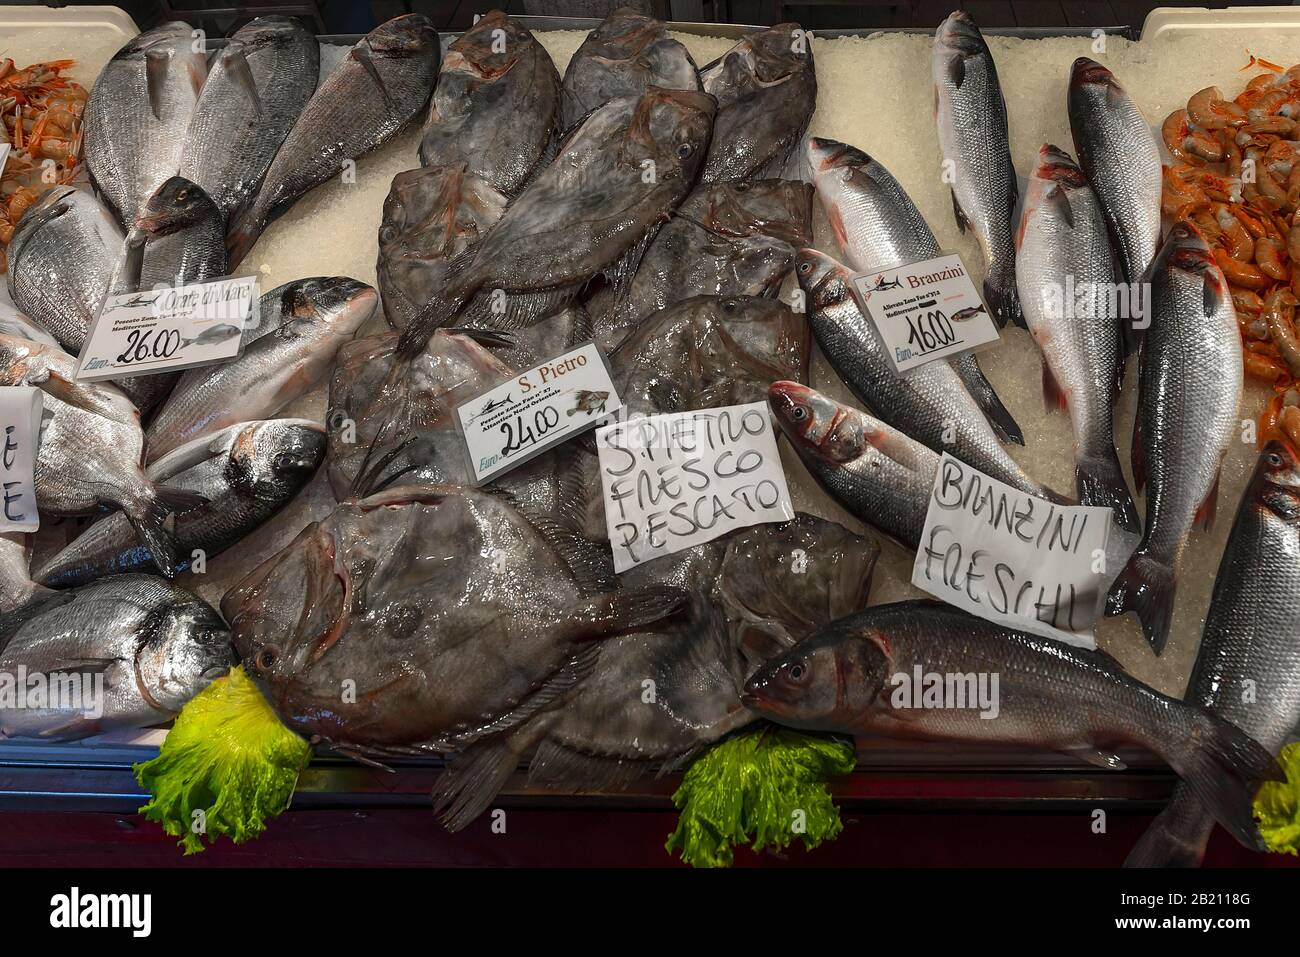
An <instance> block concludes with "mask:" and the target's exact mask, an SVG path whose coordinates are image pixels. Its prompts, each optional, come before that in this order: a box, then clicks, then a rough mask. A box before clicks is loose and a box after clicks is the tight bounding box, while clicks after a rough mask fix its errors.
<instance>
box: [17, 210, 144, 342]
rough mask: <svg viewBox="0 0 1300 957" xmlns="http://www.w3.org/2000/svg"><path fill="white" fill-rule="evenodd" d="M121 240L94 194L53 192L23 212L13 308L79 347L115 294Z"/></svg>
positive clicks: (115, 227)
mask: <svg viewBox="0 0 1300 957" xmlns="http://www.w3.org/2000/svg"><path fill="white" fill-rule="evenodd" d="M123 240H124V235H123V233H122V230H121V229H119V228H118V225H117V223H116V222H114V221H113V217H112V216H110V215H109V214H108V211H107V210H105V209H104V207H103V206H101V205H100V204H99V203H98V202H96V201H95V198H94V197H93V196H92V195H90V193H88V192H86V191H85V190H80V189H77V188H76V187H74V186H62V187H59V188H58V189H53V190H50V191H49V192H48V193H46V194H45V195H44V196H43V197H42V198H41V201H40V202H39V203H37V204H36V205H34V206H32V207H30V208H29V209H28V210H27V212H26V213H24V214H23V218H22V219H21V220H19V221H18V228H17V229H15V230H14V235H13V240H12V242H11V243H10V244H9V276H8V284H9V295H10V296H12V297H13V301H14V305H16V306H17V307H18V309H19V311H20V312H22V313H23V314H24V315H25V316H26V317H27V318H29V319H30V320H31V321H32V322H34V323H36V324H37V325H38V326H40V327H41V328H42V329H43V330H45V332H47V333H49V334H50V335H51V336H53V337H54V338H55V339H57V340H58V341H59V343H60V344H61V345H63V346H64V347H65V348H67V349H73V350H78V349H80V348H81V344H82V343H83V342H84V341H85V339H86V330H87V329H89V328H90V323H91V322H92V321H93V320H94V318H95V316H96V315H97V314H98V312H99V307H100V306H101V305H102V304H103V301H104V298H105V297H106V296H107V295H108V293H109V292H110V291H111V290H112V287H113V283H114V275H115V273H116V271H117V268H118V263H119V262H120V260H121V258H122V243H123Z"/></svg>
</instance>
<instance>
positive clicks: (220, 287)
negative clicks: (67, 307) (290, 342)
mask: <svg viewBox="0 0 1300 957" xmlns="http://www.w3.org/2000/svg"><path fill="white" fill-rule="evenodd" d="M256 305H257V277H255V276H240V277H238V278H235V279H218V280H215V281H214V282H202V283H195V284H194V285H191V286H167V287H163V288H160V289H149V290H145V291H143V292H134V293H123V294H122V295H117V296H109V297H108V300H107V301H106V302H105V303H104V308H103V309H101V310H100V312H99V316H98V317H97V318H96V319H95V321H94V323H93V324H92V325H91V327H90V333H89V335H87V336H86V344H85V345H84V346H82V347H81V355H79V356H78V357H77V373H76V375H77V378H78V379H81V380H83V381H84V380H91V381H93V380H97V379H120V378H123V377H126V376H140V375H154V374H156V373H159V372H169V371H171V370H173V369H188V368H190V367H191V366H200V365H207V364H208V363H211V362H220V361H222V360H223V359H233V358H234V357H235V356H237V355H239V351H240V349H241V348H242V344H243V335H244V327H245V326H246V325H248V323H249V319H250V318H251V317H252V314H253V309H254V308H255V307H256Z"/></svg>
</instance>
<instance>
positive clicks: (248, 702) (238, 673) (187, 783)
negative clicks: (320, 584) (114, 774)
mask: <svg viewBox="0 0 1300 957" xmlns="http://www.w3.org/2000/svg"><path fill="white" fill-rule="evenodd" d="M310 757H311V747H310V746H309V745H308V744H307V742H306V741H305V740H303V739H302V738H301V737H299V736H298V735H296V734H294V733H293V732H292V731H290V730H289V729H288V728H286V727H285V726H284V725H283V724H282V723H281V722H280V719H279V718H278V717H276V714H275V712H274V711H273V710H271V706H270V705H269V704H268V703H267V701H266V699H265V698H264V697H263V696H262V693H261V692H260V691H259V690H258V688H257V685H255V684H254V683H253V682H252V680H251V679H249V677H248V676H247V675H246V674H245V673H244V669H243V668H242V667H235V668H232V669H230V673H229V674H228V675H227V676H225V677H224V678H218V679H217V680H216V681H214V682H213V683H212V684H210V685H209V686H208V687H207V688H205V689H204V690H203V691H201V692H200V693H199V694H197V695H196V696H195V697H194V698H193V699H191V700H190V702H189V703H188V704H186V705H185V707H184V708H183V709H182V710H181V713H180V715H179V716H178V717H177V718H176V723H175V725H174V726H173V727H172V729H171V731H170V732H169V733H168V735H167V738H166V740H165V741H163V745H162V748H161V749H160V751H159V754H158V757H156V758H154V759H153V760H152V761H146V762H144V763H143V764H137V765H135V767H134V771H135V774H136V778H137V779H138V780H139V782H140V784H141V785H142V786H143V787H145V788H147V789H148V791H149V793H150V794H151V795H153V799H152V800H151V801H149V803H148V804H146V805H145V806H144V807H142V808H140V813H141V814H143V815H144V816H145V817H146V818H148V819H149V820H151V821H156V822H158V823H159V824H161V825H162V827H163V830H164V831H166V832H167V833H168V834H171V835H173V836H175V837H179V838H180V839H181V841H180V843H181V846H182V847H183V848H184V849H185V853H186V854H194V853H196V852H198V851H201V850H203V848H204V843H203V838H204V837H205V836H206V837H207V838H208V839H209V840H215V839H216V837H217V835H220V834H225V835H226V836H227V837H229V838H230V839H231V840H232V841H234V842H235V843H236V844H242V843H243V842H244V841H247V840H250V839H251V838H254V837H257V836H258V835H259V834H261V833H262V831H263V830H265V828H266V819H267V818H270V817H275V816H276V815H277V814H279V813H280V812H281V811H283V810H284V809H285V808H286V807H288V806H289V799H290V798H291V797H292V796H293V790H294V786H295V785H296V784H297V781H298V775H299V774H300V773H301V771H302V769H303V768H305V767H306V766H307V762H308V760H309V759H310Z"/></svg>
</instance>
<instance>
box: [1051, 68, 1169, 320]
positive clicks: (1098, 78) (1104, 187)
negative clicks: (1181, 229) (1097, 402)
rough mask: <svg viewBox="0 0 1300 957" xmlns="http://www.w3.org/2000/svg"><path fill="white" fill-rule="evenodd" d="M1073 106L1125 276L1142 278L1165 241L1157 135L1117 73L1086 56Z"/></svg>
mask: <svg viewBox="0 0 1300 957" xmlns="http://www.w3.org/2000/svg"><path fill="white" fill-rule="evenodd" d="M1069 111H1070V130H1071V132H1072V133H1073V134H1074V149H1075V151H1076V153H1077V154H1078V156H1079V166H1080V167H1081V168H1082V169H1083V172H1084V175H1086V176H1087V177H1088V182H1089V183H1090V184H1091V185H1092V190H1093V192H1094V193H1095V194H1096V196H1097V201H1098V202H1099V203H1100V204H1101V210H1102V213H1103V214H1104V215H1105V217H1106V222H1107V223H1108V224H1109V226H1110V230H1111V235H1112V236H1113V237H1114V240H1115V248H1116V250H1117V252H1118V254H1119V260H1120V266H1121V267H1122V271H1123V276H1124V279H1125V280H1127V281H1128V282H1130V283H1139V282H1141V281H1142V277H1143V274H1144V273H1145V272H1146V268H1147V266H1148V265H1149V264H1150V262H1151V260H1152V259H1154V258H1155V254H1156V249H1157V248H1158V247H1159V246H1160V190H1161V169H1160V147H1159V146H1158V145H1157V144H1156V138H1155V134H1154V133H1152V131H1151V126H1150V124H1148V123H1147V121H1146V118H1145V117H1143V116H1142V112H1141V111H1140V110H1139V109H1138V108H1137V105H1136V104H1135V103H1134V102H1133V100H1132V98H1131V97H1130V96H1129V95H1128V93H1126V92H1125V91H1124V88H1123V87H1122V86H1120V85H1119V81H1118V80H1116V79H1115V75H1114V74H1113V73H1111V72H1110V70H1108V69H1106V68H1105V67H1104V66H1102V65H1101V64H1100V63H1098V62H1097V61H1096V60H1090V59H1088V58H1087V57H1079V59H1077V60H1075V61H1074V67H1073V69H1071V71H1070V92H1069ZM1126 328H1127V329H1128V330H1129V331H1132V326H1131V325H1130V326H1127V327H1126Z"/></svg>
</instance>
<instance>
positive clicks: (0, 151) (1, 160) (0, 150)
mask: <svg viewBox="0 0 1300 957" xmlns="http://www.w3.org/2000/svg"><path fill="white" fill-rule="evenodd" d="M9 148H10V147H9V144H8V143H0V176H3V175H4V171H5V163H7V162H9Z"/></svg>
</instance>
